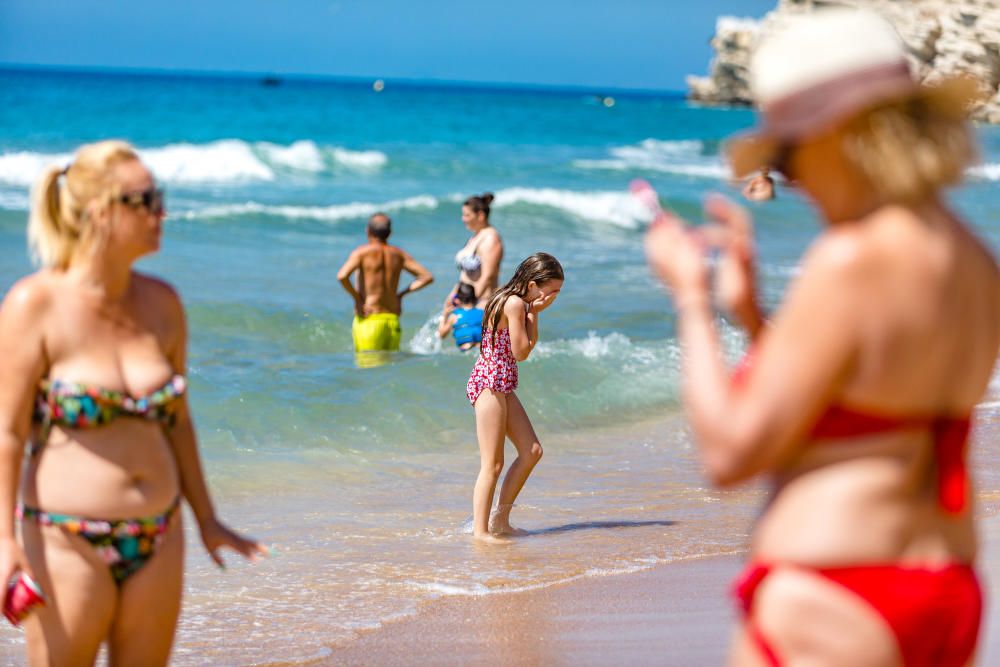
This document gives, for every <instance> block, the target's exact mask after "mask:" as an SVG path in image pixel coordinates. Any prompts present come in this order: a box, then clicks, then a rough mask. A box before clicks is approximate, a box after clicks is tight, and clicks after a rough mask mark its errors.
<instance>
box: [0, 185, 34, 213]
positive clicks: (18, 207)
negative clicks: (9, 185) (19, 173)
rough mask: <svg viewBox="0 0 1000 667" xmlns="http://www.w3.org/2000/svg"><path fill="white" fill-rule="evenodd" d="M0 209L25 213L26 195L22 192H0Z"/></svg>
mask: <svg viewBox="0 0 1000 667" xmlns="http://www.w3.org/2000/svg"><path fill="white" fill-rule="evenodd" d="M0 208H3V209H7V210H8V211H27V210H28V195H27V194H26V193H24V192H23V191H13V192H12V191H9V190H7V191H5V190H0Z"/></svg>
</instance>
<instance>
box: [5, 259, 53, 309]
mask: <svg viewBox="0 0 1000 667" xmlns="http://www.w3.org/2000/svg"><path fill="white" fill-rule="evenodd" d="M59 280H60V274H58V273H57V272H55V271H52V270H51V269H42V270H40V271H36V272H35V273H32V274H30V275H27V276H25V277H23V278H21V279H20V280H18V281H17V282H15V283H14V284H13V285H11V288H10V289H9V290H8V291H7V294H6V295H5V296H4V299H3V306H2V308H3V310H4V311H5V312H7V313H9V314H17V315H26V316H30V315H39V314H41V313H43V312H45V311H46V310H47V309H48V307H49V305H50V304H51V303H52V299H53V297H54V295H55V294H56V291H57V290H58V287H59V285H58V283H59Z"/></svg>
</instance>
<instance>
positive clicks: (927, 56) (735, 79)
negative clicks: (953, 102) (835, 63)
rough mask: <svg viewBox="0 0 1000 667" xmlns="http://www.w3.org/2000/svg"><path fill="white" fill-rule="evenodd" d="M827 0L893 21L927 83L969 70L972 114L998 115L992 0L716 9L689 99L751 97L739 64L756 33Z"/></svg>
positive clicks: (746, 100) (999, 74)
mask: <svg viewBox="0 0 1000 667" xmlns="http://www.w3.org/2000/svg"><path fill="white" fill-rule="evenodd" d="M831 6H848V7H866V8H869V9H873V10H875V11H877V12H879V13H881V14H882V15H883V16H885V17H886V18H887V19H889V21H891V22H892V24H893V25H894V26H896V30H898V31H899V34H900V36H901V37H902V38H903V41H904V42H905V43H906V46H907V49H908V50H909V59H910V65H911V68H912V69H913V72H914V73H915V75H916V76H917V77H918V78H919V79H920V80H921V81H925V82H928V83H933V82H934V81H935V80H937V79H940V78H941V77H945V76H949V75H952V74H956V73H967V74H971V75H972V76H974V77H975V78H976V79H977V80H978V81H979V82H980V85H981V86H982V88H983V92H984V97H985V98H986V99H985V101H984V102H983V103H981V104H979V105H977V106H976V107H975V108H973V109H972V117H973V118H976V119H978V120H982V121H985V122H988V123H1000V0H779V2H778V6H777V7H776V8H775V9H774V10H773V11H771V12H769V13H768V14H767V15H766V16H765V17H764V18H763V19H761V20H759V21H755V20H752V19H735V18H731V17H722V18H720V19H719V20H718V23H717V25H716V32H715V37H714V38H713V39H712V47H713V48H714V49H715V54H716V55H715V58H714V59H713V60H712V64H711V66H710V74H709V76H707V77H696V76H691V77H688V79H687V83H688V88H689V93H688V97H689V99H692V100H696V101H698V102H704V103H707V104H742V105H747V104H752V102H753V100H752V96H751V94H750V87H749V84H748V76H747V68H748V66H749V63H750V54H751V53H752V51H753V48H754V45H755V44H756V43H757V40H758V39H759V38H760V36H761V35H763V34H766V33H767V32H768V31H769V30H773V29H774V28H775V27H777V26H780V25H781V23H782V22H783V20H784V19H785V18H787V17H788V16H792V15H797V14H802V13H808V12H811V11H813V10H815V9H817V8H822V7H831Z"/></svg>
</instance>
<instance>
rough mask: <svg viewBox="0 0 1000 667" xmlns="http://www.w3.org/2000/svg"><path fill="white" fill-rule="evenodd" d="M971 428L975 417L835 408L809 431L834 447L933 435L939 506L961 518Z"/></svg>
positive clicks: (739, 376) (738, 374)
mask: <svg viewBox="0 0 1000 667" xmlns="http://www.w3.org/2000/svg"><path fill="white" fill-rule="evenodd" d="M751 365H752V359H751V356H750V354H747V356H745V357H744V358H743V360H742V361H741V362H740V363H739V365H738V366H737V367H736V369H735V371H734V372H733V375H732V382H733V384H734V385H737V386H739V385H741V384H743V382H745V381H746V377H747V374H748V373H749V370H750V367H751ZM971 427H972V417H971V415H966V416H962V417H955V416H951V415H944V414H938V415H905V416H903V415H886V414H879V413H877V412H874V411H868V410H861V409H857V408H849V407H847V406H844V405H836V404H834V405H830V406H828V407H827V408H826V410H824V411H823V413H822V414H821V415H820V416H819V418H818V419H817V420H816V422H815V423H814V424H813V426H812V428H811V429H809V435H808V437H809V439H810V440H823V441H828V442H830V443H831V444H833V442H835V441H837V440H849V439H853V438H857V437H860V436H864V435H873V434H877V433H887V432H891V431H919V430H927V431H930V432H931V435H932V436H933V438H934V460H935V462H936V463H937V487H938V503H939V504H940V505H941V509H943V510H944V511H946V512H948V513H950V514H959V513H961V512H963V511H964V510H965V506H966V497H967V495H968V486H969V479H968V477H969V475H968V471H967V470H966V467H965V451H966V448H967V445H968V440H969V430H970V428H971Z"/></svg>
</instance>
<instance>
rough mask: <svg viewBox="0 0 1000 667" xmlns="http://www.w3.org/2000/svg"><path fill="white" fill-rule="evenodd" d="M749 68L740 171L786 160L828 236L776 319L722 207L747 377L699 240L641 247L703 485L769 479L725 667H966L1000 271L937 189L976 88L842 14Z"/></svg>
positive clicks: (774, 40)
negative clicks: (667, 329)
mask: <svg viewBox="0 0 1000 667" xmlns="http://www.w3.org/2000/svg"><path fill="white" fill-rule="evenodd" d="M751 81H752V85H753V88H754V92H755V95H756V97H757V101H758V103H759V105H760V107H761V110H762V115H763V124H762V126H761V127H760V128H759V129H758V131H756V132H755V133H753V134H749V135H746V136H743V137H741V138H737V139H736V140H734V141H733V142H732V143H731V144H730V148H729V157H730V160H731V162H732V165H733V171H734V173H735V175H736V176H737V177H739V176H744V175H746V174H748V173H751V172H753V171H755V170H757V169H759V168H761V167H763V166H765V165H769V166H771V167H773V168H775V169H776V170H778V171H780V172H781V173H783V174H784V175H785V176H786V177H787V178H788V179H789V180H791V181H795V182H796V183H797V185H798V187H800V188H801V190H802V191H803V192H804V193H805V194H806V195H808V196H809V198H810V199H811V200H812V202H813V203H814V204H815V206H816V207H817V209H818V211H819V213H820V216H821V217H822V219H823V222H824V225H825V226H824V229H823V231H822V233H821V234H820V235H819V237H818V238H817V239H816V241H815V242H814V243H813V244H812V246H811V247H810V249H809V250H808V252H807V253H806V254H805V256H804V257H803V259H802V262H801V273H800V274H799V276H798V277H797V278H796V280H795V281H794V283H793V284H792V285H791V286H790V287H789V289H788V292H787V294H786V296H785V299H784V301H783V303H782V304H781V306H780V308H779V309H778V310H777V312H776V313H775V314H774V317H773V318H772V319H771V320H770V321H769V322H768V323H767V324H765V323H764V319H763V317H762V316H761V314H760V309H759V308H758V306H757V302H756V301H755V299H754V296H753V266H752V249H751V242H750V234H749V220H748V219H747V218H746V214H745V213H744V212H743V211H742V210H740V209H738V208H737V207H735V206H734V205H732V204H729V203H728V202H726V201H724V200H721V199H712V200H709V202H708V204H707V207H706V209H707V213H708V216H709V218H711V219H713V220H714V221H715V222H716V223H717V224H718V225H719V226H721V227H723V228H724V229H726V230H728V231H729V232H730V234H729V241H727V242H726V243H725V244H724V247H723V248H722V249H721V250H722V255H721V260H720V264H719V267H718V271H719V273H718V275H717V279H718V280H720V281H722V282H724V283H725V286H724V289H723V290H721V295H722V296H721V302H720V304H719V305H720V306H722V307H723V308H724V309H728V310H729V311H730V312H731V313H732V314H734V315H735V317H736V319H738V320H739V321H740V322H741V323H742V324H743V325H744V326H745V327H746V328H747V330H748V331H749V333H750V335H751V338H752V340H753V344H752V352H751V353H750V354H749V355H748V358H747V359H746V360H745V361H744V363H743V364H742V365H741V367H740V369H739V371H738V373H737V377H735V378H731V377H730V376H729V373H728V372H727V370H726V368H725V367H724V365H723V363H722V361H721V356H720V354H719V352H720V347H719V337H718V334H717V332H716V331H715V328H714V324H713V314H712V303H711V300H712V296H711V294H710V286H709V277H708V274H707V270H706V268H705V262H704V253H705V249H704V239H705V236H704V235H695V234H693V233H691V232H689V231H688V230H686V229H685V227H684V225H683V223H682V222H681V221H680V220H678V219H676V218H672V217H670V216H667V215H661V216H660V217H659V218H658V220H657V222H656V223H654V225H653V227H652V228H651V230H650V232H649V236H648V238H647V256H648V258H649V262H650V264H651V266H652V268H653V269H654V271H655V272H656V273H657V274H658V275H659V276H660V278H661V279H662V280H663V281H664V282H665V283H666V284H667V285H668V286H669V287H670V288H671V291H672V295H673V300H674V305H675V307H676V310H677V314H678V318H679V323H678V337H679V339H680V341H681V344H682V346H683V348H684V378H685V379H684V398H685V404H686V407H687V412H688V415H689V417H690V420H691V423H692V426H693V428H694V430H695V433H696V436H697V438H698V441H699V443H700V447H701V450H702V455H703V459H704V463H705V466H706V469H707V471H708V474H709V476H710V477H711V478H712V480H713V481H714V482H716V483H717V484H720V485H724V486H725V485H730V484H734V483H737V482H740V481H743V480H746V479H749V478H752V477H755V476H757V475H761V474H767V475H770V476H771V477H772V478H773V481H774V490H773V495H772V497H771V499H770V501H769V502H768V504H767V508H766V510H765V512H764V514H763V515H762V516H761V518H760V520H759V522H758V523H757V526H756V528H755V530H754V534H753V539H752V545H751V563H750V566H749V567H748V568H747V571H746V573H745V574H744V575H743V577H742V578H741V581H740V582H738V585H737V587H736V593H737V597H738V598H739V601H740V602H741V604H742V607H743V611H744V612H745V614H744V621H743V623H742V625H741V627H740V629H739V631H738V634H737V636H736V639H735V642H734V645H733V647H732V653H731V663H732V664H734V665H795V664H805V663H809V664H825V665H852V666H859V665H886V666H888V665H905V666H906V667H914V666H927V667H931V666H934V667H962V666H963V665H967V664H970V662H971V661H972V660H973V657H974V653H975V646H976V641H977V634H978V630H979V624H980V617H981V611H982V595H981V590H980V586H979V583H978V581H977V578H976V574H975V572H974V570H973V562H974V559H975V555H976V538H975V533H974V527H973V520H972V510H971V504H972V493H971V489H970V484H969V480H968V475H967V470H966V463H965V458H966V457H965V454H966V447H967V442H968V435H969V427H970V423H971V416H972V412H973V409H974V408H975V406H976V404H977V402H978V401H979V400H980V398H981V397H982V395H983V393H984V391H985V389H986V387H987V384H988V382H989V378H990V375H991V372H992V368H993V365H994V361H995V359H996V357H997V351H998V347H1000V274H998V268H997V264H996V261H995V259H994V258H993V257H992V256H991V255H990V252H989V251H988V250H987V249H986V247H985V246H984V244H983V243H982V242H980V241H979V240H978V239H977V238H976V237H975V236H974V235H973V234H972V233H971V231H970V230H969V228H968V227H967V226H966V225H964V224H963V223H962V222H961V221H960V220H959V219H958V217H957V216H956V215H955V213H954V212H952V211H951V209H950V208H949V207H948V205H947V203H946V202H945V201H944V199H943V197H942V194H941V190H942V189H943V188H944V187H945V186H948V185H953V184H956V183H958V182H959V181H960V180H961V178H962V175H963V172H964V169H965V167H966V166H967V165H968V164H969V163H970V162H971V161H972V159H973V157H974V147H973V143H972V139H971V136H970V133H969V129H968V127H967V125H966V123H965V121H964V115H965V110H966V108H967V105H968V104H969V102H970V101H971V100H972V99H974V97H975V94H976V91H975V87H974V86H973V85H972V84H971V83H970V82H969V81H967V80H963V79H952V80H947V81H943V82H941V83H940V84H939V85H937V86H936V87H926V86H922V85H919V84H917V83H916V82H914V81H913V79H912V78H911V75H910V73H909V69H908V67H907V61H906V56H905V48H904V46H903V44H902V42H901V41H900V39H899V37H898V35H897V34H896V33H895V31H894V30H893V28H892V27H891V26H890V25H889V24H888V23H886V22H885V21H884V20H883V19H881V18H880V17H878V16H877V15H875V14H871V13H867V12H859V11H851V10H846V9H839V10H834V9H830V10H821V11H818V12H815V13H812V14H808V15H804V16H802V17H800V18H798V19H795V20H792V21H790V22H789V23H788V24H787V25H786V26H785V27H783V28H782V29H781V30H780V31H778V32H775V33H773V34H771V35H769V36H765V37H764V38H763V40H762V42H761V44H760V45H759V47H758V49H757V51H756V52H755V55H754V57H753V61H752V66H751ZM716 298H717V299H720V294H717V295H716Z"/></svg>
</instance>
